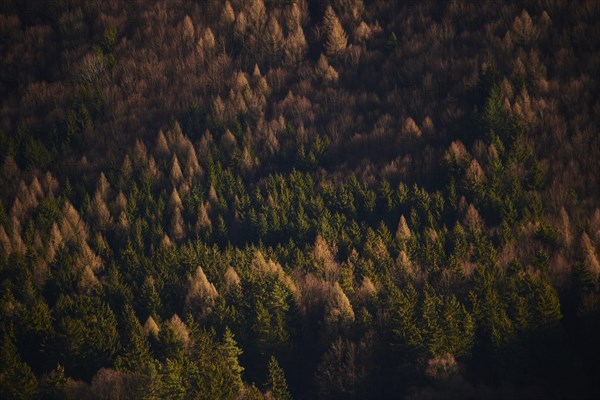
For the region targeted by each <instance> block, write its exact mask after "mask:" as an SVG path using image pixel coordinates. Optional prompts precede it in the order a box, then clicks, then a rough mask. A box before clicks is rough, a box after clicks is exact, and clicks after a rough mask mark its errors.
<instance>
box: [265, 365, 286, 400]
mask: <svg viewBox="0 0 600 400" xmlns="http://www.w3.org/2000/svg"><path fill="white" fill-rule="evenodd" d="M267 388H268V390H269V392H270V394H271V396H272V397H273V399H275V400H291V399H292V396H291V395H290V392H289V390H288V386H287V381H286V380H285V375H284V373H283V369H282V368H281V367H280V366H279V362H277V359H276V358H275V357H274V356H271V359H270V360H269V380H268V382H267Z"/></svg>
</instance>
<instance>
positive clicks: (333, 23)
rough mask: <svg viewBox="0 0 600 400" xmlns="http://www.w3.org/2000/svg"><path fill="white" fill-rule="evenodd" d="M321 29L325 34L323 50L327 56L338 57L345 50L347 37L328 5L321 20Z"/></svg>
mask: <svg viewBox="0 0 600 400" xmlns="http://www.w3.org/2000/svg"><path fill="white" fill-rule="evenodd" d="M323 27H324V28H325V32H326V34H327V37H326V40H325V49H326V50H327V55H330V56H338V55H340V54H341V53H342V52H343V51H344V50H346V44H347V43H348V36H347V35H346V31H344V28H343V27H342V24H341V23H340V20H339V19H338V17H337V15H336V14H335V11H333V8H332V7H331V6H330V5H328V6H327V10H326V11H325V16H324V18H323Z"/></svg>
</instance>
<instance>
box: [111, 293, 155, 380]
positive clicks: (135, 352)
mask: <svg viewBox="0 0 600 400" xmlns="http://www.w3.org/2000/svg"><path fill="white" fill-rule="evenodd" d="M122 332H123V338H124V339H123V342H122V343H123V350H122V351H121V355H120V356H119V357H118V358H117V361H116V363H115V364H116V366H117V368H118V369H122V370H126V371H132V372H133V371H139V370H141V369H143V368H144V367H145V366H146V365H147V364H148V363H149V362H150V361H151V355H150V347H149V343H148V339H147V336H146V334H145V332H144V328H143V327H142V325H141V324H140V321H139V320H138V318H137V317H136V315H135V312H134V311H133V308H132V307H131V306H130V305H129V304H127V305H125V309H124V310H123V326H122Z"/></svg>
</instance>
